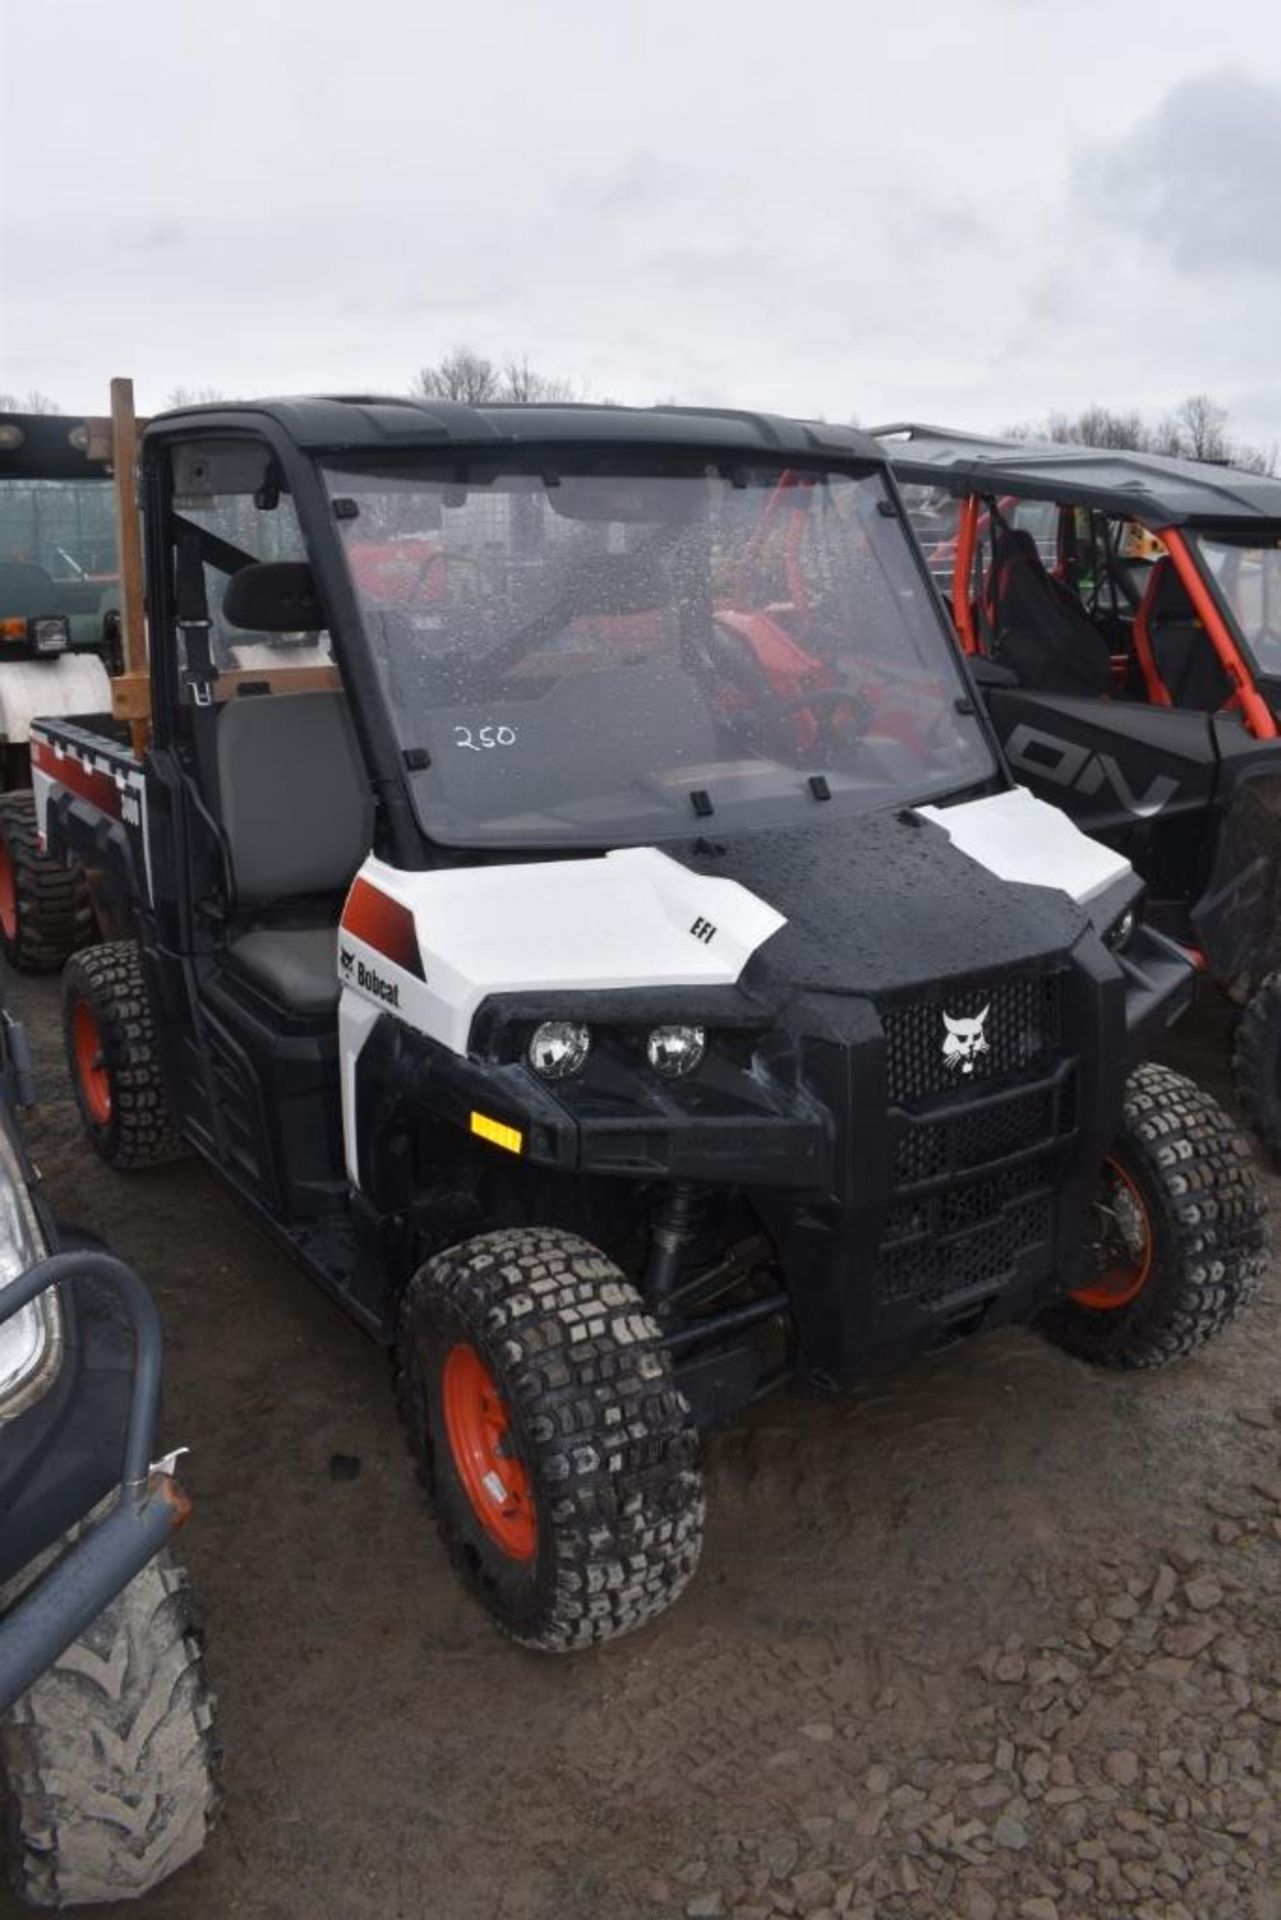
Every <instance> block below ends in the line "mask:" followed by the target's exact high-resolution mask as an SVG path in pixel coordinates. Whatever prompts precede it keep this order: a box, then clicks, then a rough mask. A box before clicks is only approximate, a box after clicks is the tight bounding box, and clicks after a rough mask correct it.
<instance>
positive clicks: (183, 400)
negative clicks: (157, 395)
mask: <svg viewBox="0 0 1281 1920" xmlns="http://www.w3.org/2000/svg"><path fill="white" fill-rule="evenodd" d="M226 398H227V396H226V394H225V393H224V392H223V391H222V389H221V388H220V387H171V388H170V389H169V392H168V393H167V394H166V395H165V405H166V406H167V407H207V406H212V405H213V404H214V403H215V402H216V401H218V400H225V399H226Z"/></svg>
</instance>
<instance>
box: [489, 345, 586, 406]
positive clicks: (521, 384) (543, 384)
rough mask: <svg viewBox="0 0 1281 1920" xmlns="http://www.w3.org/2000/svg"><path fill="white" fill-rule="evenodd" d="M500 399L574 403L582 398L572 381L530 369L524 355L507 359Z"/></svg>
mask: <svg viewBox="0 0 1281 1920" xmlns="http://www.w3.org/2000/svg"><path fill="white" fill-rule="evenodd" d="M502 397H503V399H504V400H566V401H574V400H578V399H580V398H581V397H582V396H581V393H580V390H579V388H578V387H576V386H575V384H574V382H573V381H572V380H562V379H561V378H560V377H559V376H558V375H557V374H554V373H539V371H538V369H537V368H536V367H531V366H530V364H529V355H528V354H527V353H526V354H522V355H521V357H520V359H519V360H515V359H512V358H510V357H509V358H508V359H507V361H506V362H505V364H504V366H503V383H502Z"/></svg>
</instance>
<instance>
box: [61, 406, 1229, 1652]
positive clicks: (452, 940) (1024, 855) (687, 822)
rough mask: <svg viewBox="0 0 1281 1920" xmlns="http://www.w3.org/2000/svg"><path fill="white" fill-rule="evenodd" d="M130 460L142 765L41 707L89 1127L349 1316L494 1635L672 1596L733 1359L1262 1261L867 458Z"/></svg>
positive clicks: (1122, 1293)
mask: <svg viewBox="0 0 1281 1920" xmlns="http://www.w3.org/2000/svg"><path fill="white" fill-rule="evenodd" d="M142 489H143V499H144V507H145V518H146V531H147V566H148V575H147V588H148V607H149V615H150V622H151V676H152V681H151V690H152V729H153V732H152V739H151V744H150V746H149V749H148V751H147V752H146V753H145V755H143V756H142V757H138V756H137V755H136V754H135V753H134V752H133V751H132V750H131V749H130V748H128V747H127V746H126V745H125V744H124V743H123V741H122V740H121V739H118V738H113V737H112V736H111V734H110V733H109V732H103V731H102V730H98V731H91V730H89V729H88V728H85V727H81V726H77V725H76V724H74V723H72V722H69V721H61V722H48V723H42V724H41V725H39V726H38V727H37V728H36V729H35V731H34V734H33V743H34V744H33V752H34V757H35V758H34V765H35V781H36V793H37V804H38V807H39V813H40V819H41V823H42V827H43V830H44V832H45V834H46V836H47V839H48V842H49V845H50V847H51V849H52V850H54V851H56V852H62V853H64V854H66V855H67V856H70V857H75V856H76V855H81V856H83V857H85V858H89V857H91V856H92V857H93V859H94V861H95V863H96V864H97V865H98V866H99V867H100V868H101V869H102V870H103V871H104V873H107V874H110V875H111V876H114V886H115V890H116V896H117V900H118V903H119V906H118V913H117V925H118V927H119V928H120V929H121V931H122V933H127V936H128V937H122V938H120V939H117V940H113V941H111V942H110V943H108V944H106V945H103V946H99V947H95V948H91V949H89V950H87V951H86V952H83V953H81V954H78V955H76V956H75V957H74V958H73V960H72V961H71V963H70V965H69V966H68V969H67V972H66V976H65V1011H66V1034H67V1046H68V1052H69V1058H70V1062H71V1067H72V1072H73V1075H74V1077H75V1080H76V1086H77V1092H78V1098H79V1102H80V1107H81V1112H82V1115H83V1119H84V1122H85V1125H86V1127H87V1129H88V1131H89V1135H90V1137H91V1139H92V1140H93V1142H94V1143H95V1145H96V1146H97V1148H98V1150H99V1151H100V1153H101V1154H102V1155H103V1156H104V1158H105V1159H107V1160H108V1161H109V1162H111V1163H112V1164H113V1165H116V1166H120V1167H137V1166H142V1165H145V1164H147V1163H150V1162H154V1161H156V1160H160V1159H163V1158H165V1157H166V1156H167V1155H169V1154H171V1153H174V1152H176V1151H179V1150H180V1148H181V1147H182V1146H183V1144H184V1143H186V1144H190V1145H191V1146H193V1147H195V1148H196V1149H197V1150H198V1151H199V1152H201V1153H202V1154H204V1155H205V1156H206V1157H207V1158H208V1159H209V1160H210V1161H211V1162H212V1164H213V1165H214V1166H216V1167H217V1168H218V1170H219V1171H220V1172H221V1173H222V1174H223V1176H224V1177H225V1178H226V1179H227V1180H228V1181H229V1182H230V1183H231V1185H232V1186H233V1187H234V1189H235V1190H236V1191H237V1192H238V1193H239V1194H240V1195H241V1196H242V1197H243V1198H244V1200H245V1201H246V1202H247V1203H248V1204H249V1206H250V1207H251V1208H252V1209H253V1210H254V1211H255V1212H256V1213H257V1215H258V1216H259V1218H260V1219H261V1220H262V1221H263V1222H264V1223H265V1224H266V1225H267V1226H268V1227H270V1228H271V1229H272V1230H273V1231H274V1232H275V1233H276V1234H278V1235H279V1236H280V1238H281V1239H282V1240H283V1241H284V1243H285V1244H286V1246H288V1247H289V1248H291V1249H292V1250H293V1252H294V1253H295V1254H296V1256H297V1257H298V1258H299V1259H300V1260H301V1261H302V1263H303V1264H304V1265H305V1266H306V1267H307V1268H308V1270H309V1271H310V1272H311V1273H312V1274H313V1275H314V1276H315V1278H316V1279H317V1280H318V1281H320V1283H321V1284H322V1285H324V1286H325V1287H327V1288H328V1289H330V1291H331V1292H332V1293H333V1294H335V1295H336V1296H337V1298H338V1299H340V1300H341V1301H342V1302H343V1303H344V1304H345V1305H346V1306H347V1307H348V1308H349V1310H350V1311H351V1313H352V1314H353V1315H354V1316H355V1318H356V1319H357V1320H358V1321H360V1322H361V1323H362V1324H363V1325H364V1326H365V1327H366V1328H368V1329H369V1331H370V1332H371V1333H372V1334H374V1335H375V1336H376V1337H377V1338H378V1339H380V1340H383V1341H385V1342H387V1343H388V1344H389V1345H392V1346H393V1347H394V1349H395V1358H396V1369H397V1376H398V1382H399V1396H400V1403H401V1407H402V1410H403V1415H404V1419H405V1423H406V1426H407V1428H408V1432H409V1436H410V1439H411V1442H412V1445H413V1448H414V1450H415V1451H416V1454H417V1457H418V1460H419V1463H420V1466H421V1469H422V1472H423V1474H424V1476H425V1478H426V1479H427V1481H428V1484H429V1486H430V1489H431V1493H432V1497H433V1500H434V1505H435V1509H436V1513H437V1516H438V1520H439V1525H440V1529H441V1532H442V1535H443V1538H444V1540H445V1542H446V1544H447V1546H448V1548H449V1551H450V1553H451V1555H452V1556H453V1558H454V1560H455V1562H456V1565H457V1567H458V1569H459V1571H460V1573H461V1575H462V1577H463V1579H464V1581H465V1582H466V1583H467V1584H468V1585H469V1586H470V1587H471V1589H472V1590H473V1591H474V1593H475V1594H476V1595H477V1596H478V1597H479V1598H480V1600H481V1601H482V1603H483V1604H484V1605H485V1606H486V1607H487V1608H488V1609H489V1610H490V1611H491V1613H492V1614H493V1615H494V1616H495V1617H496V1618H497V1620H498V1621H499V1622H500V1623H501V1624H502V1626H503V1627H504V1628H505V1629H506V1630H507V1631H508V1632H509V1633H510V1634H512V1635H513V1636H514V1637H515V1638H516V1639H517V1640H519V1641H521V1642H522V1643H523V1644H525V1645H527V1646H532V1647H541V1648H549V1649H569V1648H575V1647H581V1646H585V1645H588V1644H590V1643H591V1642H594V1641H599V1640H602V1639H605V1638H607V1637H608V1636H609V1635H611V1634H616V1633H621V1632H624V1631H626V1630H628V1629H630V1628H633V1627H637V1626H640V1625H641V1624H642V1623H643V1622H645V1621H646V1620H648V1619H650V1618H652V1617H653V1616H654V1615H655V1614H657V1613H658V1612H659V1611H660V1610H661V1609H662V1608H663V1607H665V1606H666V1605H667V1604H668V1603H669V1602H670V1601H671V1600H672V1599H673V1598H674V1597H675V1596H676V1595H677V1594H678V1593H679V1592H680V1590H681V1589H682V1588H683V1587H684V1585H685V1584H686V1582H687V1581H688V1580H689V1578H690V1576H691V1574H692V1573H693V1571H694V1568H695V1564H696V1562H697V1559H698V1555H699V1547H700V1536H701V1531H702V1523H703V1497H702V1491H701V1483H700V1476H699V1468H698V1462H697V1449H696V1438H695V1429H696V1427H697V1426H699V1425H706V1424H709V1423H712V1422H715V1421H718V1420H724V1419H727V1418H729V1417H731V1416H732V1415H734V1414H735V1413H736V1412H739V1411H741V1410H742V1409H744V1408H746V1407H748V1406H749V1405H750V1404H751V1403H752V1402H753V1401H754V1400H756V1399H758V1398H759V1397H760V1396H761V1395H762V1394H764V1393H766V1392H768V1391H769V1390H770V1388H771V1387H773V1386H776V1385H779V1384H781V1383H783V1382H786V1381H794V1382H796V1383H797V1384H798V1385H799V1386H800V1387H802V1388H805V1389H809V1390H811V1391H815V1392H820V1393H832V1392H835V1391H838V1390H840V1389H842V1388H847V1387H849V1386H850V1385H851V1384H852V1383H854V1382H856V1381H858V1380H861V1379H863V1378H864V1377H866V1376H868V1375H869V1374H872V1373H874V1372H875V1371H876V1370H878V1369H882V1368H886V1367H891V1366H895V1365H898V1364H900V1363H902V1362H903V1361H905V1360H907V1359H909V1358H911V1357H912V1356H913V1355H914V1354H919V1353H921V1352H922V1351H925V1350H929V1349H934V1348H938V1347H942V1346H944V1345H946V1344H948V1343H949V1342H952V1341H955V1340H957V1339H959V1338H961V1337H962V1336H963V1335H967V1334H972V1333H976V1332H978V1331H980V1330H981V1329H984V1328H988V1327H992V1326H996V1325H998V1324H999V1323H1001V1322H1004V1321H1012V1320H1024V1321H1033V1320H1035V1321H1037V1322H1038V1323H1039V1324H1040V1325H1041V1326H1043V1327H1044V1329H1045V1330H1046V1332H1047V1333H1048V1334H1049V1335H1050V1336H1051V1337H1052V1338H1054V1339H1056V1340H1058V1341H1060V1342H1061V1343H1062V1344H1063V1345H1064V1346H1066V1347H1067V1348H1069V1349H1070V1350H1072V1351H1074V1352H1077V1353H1081V1354H1085V1355H1087V1356H1088V1357H1090V1358H1092V1359H1095V1360H1099V1361H1102V1362H1105V1363H1108V1364H1111V1365H1116V1366H1142V1365H1146V1364H1149V1363H1151V1362H1154V1361H1158V1360H1163V1359H1166V1358H1167V1357H1170V1356H1171V1355H1173V1354H1176V1353H1180V1352H1184V1351H1186V1350H1188V1349H1190V1348H1191V1347H1193V1346H1195V1345H1196V1344H1198V1342H1200V1341H1201V1340H1203V1339H1204V1338H1205V1337H1206V1336H1207V1335H1208V1334H1210V1333H1211V1332H1212V1331H1213V1330H1214V1329H1215V1328H1217V1327H1218V1326H1219V1325H1221V1324H1222V1323H1223V1322H1224V1321H1225V1320H1226V1319H1227V1318H1228V1317H1229V1316H1230V1315H1231V1313H1232V1312H1233V1311H1234V1310H1235V1308H1236V1307H1237V1305H1238V1303H1239V1302H1240V1301H1241V1300H1242V1299H1243V1298H1244V1297H1245V1295H1246V1294H1247V1293H1248V1292H1249V1291H1250V1289H1251V1287H1252V1286H1253V1285H1254V1282H1255V1279H1256V1276H1257V1275H1258V1273H1259V1270H1260V1263H1261V1259H1262V1244H1263V1224H1262V1216H1261V1211H1260V1204H1261V1203H1260V1200H1259V1197H1258V1194H1257V1191H1256V1188H1255V1185H1254V1182H1253V1180H1252V1177H1251V1174H1250V1172H1249V1170H1248V1168H1247V1165H1246V1163H1245V1161H1244V1158H1243V1156H1242V1152H1241V1150H1240V1146H1239V1143H1238V1142H1236V1141H1235V1140H1234V1138H1233V1135H1232V1133H1231V1130H1230V1128H1229V1127H1228V1125H1227V1124H1226V1122H1225V1120H1224V1118H1223V1116H1222V1115H1221V1114H1220V1113H1219V1111H1218V1110H1217V1108H1216V1107H1215V1106H1214V1105H1213V1104H1212V1102H1210V1101H1209V1100H1208V1099H1206V1098H1205V1096H1204V1095H1202V1094H1201V1093H1200V1092H1198V1091H1197V1090H1196V1089H1195V1088H1194V1087H1192V1086H1191V1085H1190V1084H1189V1083H1188V1082H1186V1081H1184V1080H1181V1079H1179V1078H1177V1077H1176V1076H1174V1075H1171V1074H1168V1073H1164V1072H1161V1071H1158V1070H1157V1069H1154V1068H1151V1067H1142V1066H1141V1065H1140V1062H1141V1061H1142V1060H1143V1058H1144V1055H1145V1054H1146V1052H1147V1050H1148V1049H1149V1047H1150V1046H1151V1045H1152V1043H1153V1042H1154V1041H1155V1040H1156V1039H1157V1037H1158V1036H1159V1035H1160V1034H1161V1033H1162V1032H1163V1031H1164V1029H1165V1028H1166V1026H1167V1025H1168V1024H1169V1022H1170V1021H1171V1020H1172V1019H1173V1018H1174V1017H1175V1015H1176V1014H1177V1013H1178V1012H1180V1011H1181V1010H1182V1009H1183V1007H1184V1006H1185V1005H1186V1004H1187V1003H1188V1000H1189V998H1190V995H1191V989H1192V981H1193V974H1192V969H1191V967H1190V965H1189V963H1188V962H1187V960H1186V958H1185V957H1184V956H1183V955H1182V954H1181V953H1180V952H1179V951H1178V949H1177V948H1176V947H1175V946H1174V945H1173V944H1171V943H1170V942H1168V941H1166V940H1164V939H1163V938H1161V937H1160V936H1159V935H1157V934H1155V933H1153V932H1150V931H1148V930H1147V929H1146V928H1144V927H1143V926H1142V925H1141V924H1139V922H1138V918H1137V915H1136V912H1135V908H1136V904H1137V901H1138V898H1139V893H1140V887H1139V883H1138V882H1137V880H1136V879H1135V878H1134V876H1133V874H1132V873H1131V870H1130V868H1129V865H1128V863H1127V862H1126V861H1125V860H1124V859H1123V858H1121V857H1119V856H1118V855H1116V854H1114V853H1112V852H1110V851H1109V850H1108V849H1106V848H1104V847H1101V846H1099V845H1098V844H1097V843H1096V842H1094V841H1091V840H1089V839H1087V838H1086V837H1085V836H1084V835H1083V834H1081V833H1079V832H1078V831H1077V829H1076V828H1075V827H1074V826H1072V824H1071V823H1070V821H1068V819H1067V818H1066V816H1065V815H1064V814H1062V813H1061V812H1058V811H1057V810H1056V809H1054V808H1052V807H1049V806H1047V805H1045V804H1044V803H1042V802H1040V801H1038V800H1036V799H1034V798H1033V797H1032V796H1031V795H1030V794H1028V793H1026V792H1025V791H1022V790H1021V789H1019V788H1017V787H1015V786H1013V785H1012V783H1011V781H1010V778H1009V775H1008V773H1007V771H1006V768H1005V765H1004V762H1003V760H1002V757H1001V754H1000V750H999V748H998V747H997V746H996V744H995V742H994V740H993V738H992V736H991V733H990V731H989V728H988V724H987V722H986V720H985V719H984V717H983V715H982V713H981V711H979V710H978V709H977V707H976V702H975V699H974V697H973V693H972V689H971V686H970V682H969V679H968V676H967V672H966V670H965V668H964V665H963V663H962V661H961V658H960V655H959V652H958V650H957V648H956V646H955V642H954V639H953V637H952V635H951V633H950V631H949V629H948V626H947V622H946V618H945V616H944V613H943V609H942V607H941V604H940V603H939V601H938V599H937V597H936V595H935V593H934V590H933V588H932V586H931V584H930V581H929V577H928V575H927V573H926V571H925V568H924V565H923V563H922V559H921V556H920V553H919V551H918V549H917V548H916V547H915V545H914V543H913V542H912V540H911V538H910V535H909V532H908V528H907V524H906V521H905V518H904V515H903V512H902V509H901V505H900V501H899V498H898V495H897V493H896V491H895V489H894V486H893V484H892V481H891V479H890V476H889V471H888V463H887V461H886V459H885V456H884V454H883V452H882V451H881V449H880V448H879V446H878V445H877V444H876V442H875V441H873V440H870V439H868V438H867V437H866V436H865V435H862V434H859V433H857V432H854V431H852V430H846V429H842V428H829V427H823V426H809V425H799V424H796V423H793V422H789V421H785V420H779V419H774V418H766V417H762V416H757V415H752V414H746V413H730V412H706V411H697V410H687V409H679V408H672V409H668V408H660V409H656V410H654V411H633V410H629V409H625V408H619V407H582V408H575V407H547V406H541V407H540V406H512V407H486V408H480V409H474V410H473V409H471V408H468V407H465V406H461V405H449V404H441V405H436V404H432V405H430V406H427V405H420V404H417V403H412V402H406V401H400V400H362V401H357V400H335V399H315V400H301V401H280V402H276V403H262V404H255V405H253V406H247V407H238V408H234V409H233V408H214V409H201V408H194V409H191V410H188V411H184V412H181V413H173V414H169V415H166V416H164V417H163V418H161V419H159V420H156V421H153V422H152V423H151V425H150V427H149V428H148V430H147V433H146V435H145V437H144V440H143V452H142ZM407 526H411V527H414V528H416V529H417V538H418V541H419V543H420V546H421V548H422V549H423V552H422V559H423V562H424V564H422V566H421V567H420V568H419V569H418V573H417V578H418V581H419V590H418V591H416V592H411V591H408V590H407V588H406V582H405V579H404V577H403V576H401V577H398V578H397V580H396V582H395V584H394V590H390V591H389V590H388V589H387V587H386V569H385V568H384V567H383V566H381V564H379V565H371V564H370V563H369V561H368V558H367V550H368V549H369V548H373V549H375V550H376V551H377V552H378V553H381V552H383V551H384V550H385V548H386V545H387V542H388V540H389V539H391V538H403V537H404V534H405V529H406V527H407ZM428 547H429V548H430V552H428V551H427V549H428ZM428 560H429V561H430V564H427V562H428ZM246 651H248V652H249V653H250V654H251V655H252V660H253V663H252V664H249V665H246V664H245V663H244V662H245V654H246Z"/></svg>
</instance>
